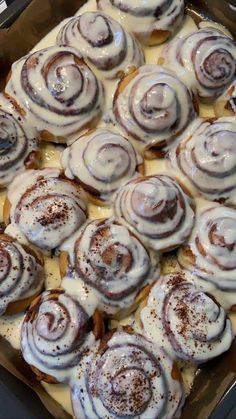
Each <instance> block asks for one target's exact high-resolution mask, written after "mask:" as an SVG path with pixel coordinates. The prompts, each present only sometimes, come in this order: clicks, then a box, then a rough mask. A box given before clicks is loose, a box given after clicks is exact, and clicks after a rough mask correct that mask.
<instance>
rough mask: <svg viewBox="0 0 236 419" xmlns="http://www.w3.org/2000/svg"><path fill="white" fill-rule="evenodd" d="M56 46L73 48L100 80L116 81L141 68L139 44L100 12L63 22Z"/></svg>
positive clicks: (84, 14) (141, 53) (86, 13)
mask: <svg viewBox="0 0 236 419" xmlns="http://www.w3.org/2000/svg"><path fill="white" fill-rule="evenodd" d="M57 43H58V44H59V45H68V46H70V47H74V48H76V49H77V50H78V51H79V52H80V54H81V55H82V57H83V58H85V60H86V61H87V62H88V64H89V65H91V68H92V69H93V68H94V67H95V68H97V69H98V73H99V75H100V77H102V78H108V79H110V78H111V79H112V78H116V77H117V76H118V77H119V74H122V73H126V72H127V71H128V70H129V69H130V68H133V67H139V66H140V65H142V64H144V56H143V52H142V50H141V47H140V46H139V44H138V42H137V41H136V40H135V39H134V38H133V36H132V35H130V34H129V33H128V32H126V31H125V30H124V29H123V28H122V26H121V25H119V23H118V22H116V21H115V20H113V19H112V18H111V17H109V16H108V15H106V14H105V13H102V12H85V13H83V14H81V15H80V16H77V17H73V18H71V19H69V20H66V21H65V24H64V25H63V27H62V28H61V30H60V32H59V34H58V36H57Z"/></svg>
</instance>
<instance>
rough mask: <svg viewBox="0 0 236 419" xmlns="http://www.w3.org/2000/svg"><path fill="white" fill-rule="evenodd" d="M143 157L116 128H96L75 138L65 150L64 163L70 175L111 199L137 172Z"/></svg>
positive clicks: (94, 192) (91, 190) (67, 173)
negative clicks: (113, 129) (114, 129)
mask: <svg viewBox="0 0 236 419" xmlns="http://www.w3.org/2000/svg"><path fill="white" fill-rule="evenodd" d="M139 163H141V157H139V156H138V155H137V153H136V152H135V149H134V148H133V146H132V144H130V143H129V142H128V141H127V140H126V139H125V138H124V137H122V136H121V135H120V134H117V133H116V132H115V131H111V130H108V129H102V128H100V129H97V130H95V131H92V132H91V133H87V134H85V135H84V136H82V137H80V138H79V139H78V140H77V141H75V142H74V143H73V144H72V145H71V146H70V147H68V148H67V149H66V150H65V151H64V152H63V153H62V159H61V164H62V166H63V168H64V170H65V175H66V176H67V177H68V178H69V179H76V180H78V181H79V182H81V183H82V185H83V186H84V188H85V189H87V190H88V191H89V192H91V193H92V194H95V195H98V197H99V198H100V199H102V200H108V199H110V198H111V196H112V194H113V193H114V192H115V191H116V190H117V189H118V188H119V187H120V186H121V185H123V184H124V183H125V182H127V180H129V179H131V178H132V177H133V176H135V175H137V171H136V170H137V166H138V164H139Z"/></svg>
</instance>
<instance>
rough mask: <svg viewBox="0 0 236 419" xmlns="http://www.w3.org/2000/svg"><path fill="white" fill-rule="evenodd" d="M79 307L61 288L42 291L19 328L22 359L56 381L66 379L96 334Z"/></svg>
mask: <svg viewBox="0 0 236 419" xmlns="http://www.w3.org/2000/svg"><path fill="white" fill-rule="evenodd" d="M90 330H91V325H90V321H89V318H88V316H87V314H86V312H85V311H84V309H83V308H82V306H81V305H80V304H79V303H78V301H76V300H75V299H73V297H71V296H70V295H68V294H66V293H65V292H64V290H62V289H55V290H50V291H45V292H44V293H43V294H41V296H40V297H38V299H36V300H35V301H34V303H33V304H32V306H31V307H30V309H29V310H28V312H27V313H26V316H25V319H24V322H23V326H22V331H21V350H22V355H23V357H24V359H25V361H26V362H27V363H28V364H29V365H31V366H32V367H35V368H37V369H38V370H39V371H40V372H43V373H45V374H48V375H50V376H52V377H54V378H55V379H56V380H58V381H67V380H69V378H70V373H71V369H72V368H73V367H75V365H76V364H77V363H78V362H79V360H80V359H81V357H82V356H83V354H84V353H85V352H86V351H87V350H88V347H89V346H90V345H93V344H94V341H95V337H94V335H93V334H92V332H91V333H90Z"/></svg>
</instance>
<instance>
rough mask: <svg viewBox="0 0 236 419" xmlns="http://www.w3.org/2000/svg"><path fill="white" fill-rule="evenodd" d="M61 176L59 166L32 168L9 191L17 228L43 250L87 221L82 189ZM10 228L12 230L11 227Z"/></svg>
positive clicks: (48, 248)
mask: <svg viewBox="0 0 236 419" xmlns="http://www.w3.org/2000/svg"><path fill="white" fill-rule="evenodd" d="M59 176H60V171H59V169H56V168H55V169H53V168H46V169H43V170H30V171H28V172H27V173H26V174H22V175H20V176H18V177H17V178H16V179H15V180H14V182H12V184H11V185H10V187H9V190H8V199H9V201H10V203H11V211H10V219H11V223H12V225H13V231H14V230H15V229H16V230H18V231H20V233H22V234H23V235H24V236H25V237H26V238H27V239H28V240H29V241H30V242H32V243H33V244H35V245H37V246H39V247H40V248H42V249H43V250H44V249H45V250H50V249H53V248H56V247H58V246H59V245H60V244H61V243H62V242H63V240H65V239H66V238H67V237H68V236H70V234H72V233H73V232H74V231H75V230H76V229H77V228H78V227H80V226H81V224H82V223H83V222H84V221H85V220H86V215H85V210H86V203H85V201H84V196H83V193H82V190H81V188H80V187H79V186H78V187H76V186H75V185H74V184H72V183H70V182H67V181H66V180H63V179H61V178H59ZM7 231H11V232H12V230H11V229H10V226H9V227H8V228H7ZM14 237H15V234H14Z"/></svg>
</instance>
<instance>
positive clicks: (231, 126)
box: [170, 117, 236, 200]
mask: <svg viewBox="0 0 236 419" xmlns="http://www.w3.org/2000/svg"><path fill="white" fill-rule="evenodd" d="M170 158H171V162H172V166H173V167H174V168H175V167H177V168H178V169H179V170H180V171H181V172H182V173H183V174H184V175H185V176H187V177H188V178H189V180H190V181H191V183H192V184H193V185H194V187H195V188H196V189H197V191H198V192H200V194H202V195H203V196H205V197H206V198H207V199H209V200H215V199H221V198H224V199H229V197H230V196H232V195H234V194H235V188H236V122H235V120H234V118H230V117H229V118H220V119H216V120H213V121H207V120H206V121H202V123H201V124H200V126H199V127H198V128H197V130H196V131H195V132H194V133H193V135H192V136H190V137H189V138H187V139H185V140H183V141H181V142H180V144H179V145H178V146H177V147H176V148H175V149H173V150H172V151H171V153H170Z"/></svg>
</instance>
